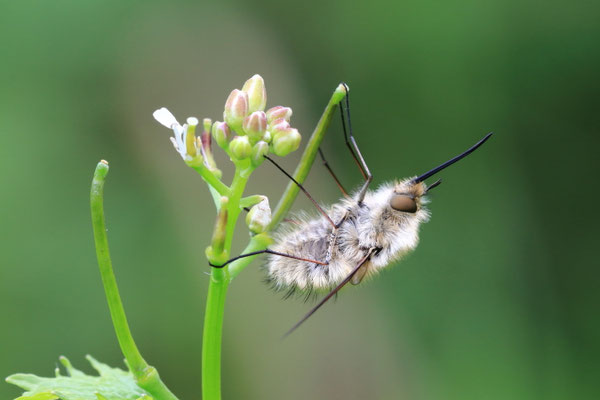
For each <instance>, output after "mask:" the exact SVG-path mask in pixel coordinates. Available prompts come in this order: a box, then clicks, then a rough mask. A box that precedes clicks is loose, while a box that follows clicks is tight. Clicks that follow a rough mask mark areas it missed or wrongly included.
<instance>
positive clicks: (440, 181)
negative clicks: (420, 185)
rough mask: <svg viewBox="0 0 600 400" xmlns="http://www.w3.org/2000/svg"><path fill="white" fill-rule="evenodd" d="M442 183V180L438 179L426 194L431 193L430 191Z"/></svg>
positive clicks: (428, 188)
mask: <svg viewBox="0 0 600 400" xmlns="http://www.w3.org/2000/svg"><path fill="white" fill-rule="evenodd" d="M441 183H442V180H441V179H438V180H437V181H435V182H433V183H432V184H431V185H429V187H427V190H425V193H429V191H430V190H431V189H433V188H435V187H437V186H439V185H440V184H441Z"/></svg>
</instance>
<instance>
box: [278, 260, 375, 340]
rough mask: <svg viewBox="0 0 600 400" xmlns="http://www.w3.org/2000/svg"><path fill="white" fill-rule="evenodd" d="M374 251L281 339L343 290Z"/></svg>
mask: <svg viewBox="0 0 600 400" xmlns="http://www.w3.org/2000/svg"><path fill="white" fill-rule="evenodd" d="M376 251H377V249H374V248H373V249H369V251H368V252H367V254H366V255H365V256H364V257H363V258H362V259H361V260H360V261H359V263H358V264H357V265H356V267H354V269H353V270H352V272H350V273H349V274H348V276H347V277H345V278H344V280H343V281H342V282H340V284H339V285H337V286H336V287H335V288H334V289H333V290H332V291H331V292H329V293H328V294H327V296H325V297H324V298H323V300H321V301H320V302H319V303H318V304H317V305H316V306H314V307H313V308H312V309H311V310H310V311H309V312H308V313H306V315H305V316H304V317H302V319H301V320H300V321H298V322H296V324H295V325H294V326H292V327H291V328H290V330H289V331H287V332H286V333H285V335H283V337H286V336H288V335H289V334H290V333H292V332H293V331H295V330H296V329H297V328H298V327H299V326H300V325H302V323H304V321H306V320H307V319H308V318H310V316H312V315H313V314H314V313H315V312H316V311H317V310H318V309H319V308H321V307H322V306H323V304H325V303H326V302H327V300H329V299H330V298H332V297H333V296H335V295H336V294H337V292H339V291H340V289H341V288H343V287H344V286H345V285H346V284H347V283H348V282H350V280H352V277H353V276H354V274H356V272H357V271H358V270H359V269H360V267H362V266H363V265H364V263H366V262H367V261H369V259H370V258H371V256H372V255H373V254H374V253H375V252H376Z"/></svg>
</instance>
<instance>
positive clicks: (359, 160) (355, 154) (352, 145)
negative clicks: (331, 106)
mask: <svg viewBox="0 0 600 400" xmlns="http://www.w3.org/2000/svg"><path fill="white" fill-rule="evenodd" d="M342 85H344V87H345V88H346V114H347V116H348V131H346V120H345V118H344V107H343V106H341V107H340V114H341V116H342V129H343V130H344V139H345V140H346V146H348V149H350V154H352V158H354V161H355V162H356V164H357V165H358V168H359V169H360V173H361V174H362V176H363V178H364V179H365V183H364V184H363V186H362V187H361V189H360V191H359V192H358V204H362V201H363V200H364V198H365V194H366V193H367V188H368V187H369V184H370V183H371V181H372V180H373V175H371V172H370V171H369V167H367V163H366V162H365V159H364V158H363V156H362V154H361V152H360V149H359V148H358V145H357V144H356V140H354V136H353V135H352V121H351V119H350V89H349V88H348V85H346V84H345V83H342ZM348 132H349V133H350V134H348Z"/></svg>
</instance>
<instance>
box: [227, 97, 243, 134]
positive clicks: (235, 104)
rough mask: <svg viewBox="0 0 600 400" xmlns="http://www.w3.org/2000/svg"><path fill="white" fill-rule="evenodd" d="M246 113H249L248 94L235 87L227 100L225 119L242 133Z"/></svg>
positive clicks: (231, 126) (230, 125)
mask: <svg viewBox="0 0 600 400" xmlns="http://www.w3.org/2000/svg"><path fill="white" fill-rule="evenodd" d="M246 115H248V94H247V93H246V92H243V91H241V90H238V89H234V90H233V91H232V92H231V93H230V94H229V97H228V98H227V101H226V102H225V110H224V111H223V119H224V120H225V122H227V125H229V127H230V128H231V129H233V130H235V131H237V132H239V133H241V132H242V123H243V122H244V117H246Z"/></svg>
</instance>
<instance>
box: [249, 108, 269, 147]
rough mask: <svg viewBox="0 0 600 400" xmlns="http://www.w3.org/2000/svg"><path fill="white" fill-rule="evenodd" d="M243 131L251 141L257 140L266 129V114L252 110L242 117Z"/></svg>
mask: <svg viewBox="0 0 600 400" xmlns="http://www.w3.org/2000/svg"><path fill="white" fill-rule="evenodd" d="M243 127H244V132H246V135H248V137H249V138H250V141H251V142H253V143H254V142H258V141H259V140H261V139H262V137H263V135H264V134H265V132H266V131H267V116H266V115H265V113H264V112H263V111H254V112H253V113H252V114H250V115H248V116H247V117H246V118H244V124H243Z"/></svg>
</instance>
